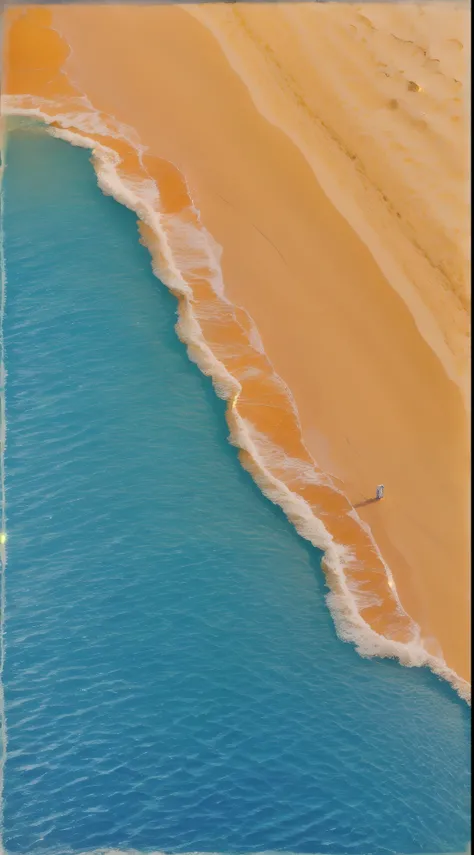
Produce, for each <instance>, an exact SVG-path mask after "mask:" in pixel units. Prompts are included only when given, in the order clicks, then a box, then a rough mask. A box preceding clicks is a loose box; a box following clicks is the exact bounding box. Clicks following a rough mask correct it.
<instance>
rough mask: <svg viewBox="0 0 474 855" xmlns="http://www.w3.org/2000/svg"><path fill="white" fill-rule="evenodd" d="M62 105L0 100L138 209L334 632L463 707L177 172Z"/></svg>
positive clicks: (466, 690) (90, 111)
mask: <svg viewBox="0 0 474 855" xmlns="http://www.w3.org/2000/svg"><path fill="white" fill-rule="evenodd" d="M67 106H68V109H67V110H66V111H64V110H63V111H62V110H61V109H60V108H59V107H58V105H57V104H56V103H55V102H53V101H49V100H47V99H43V98H40V97H33V96H26V95H6V96H3V98H2V109H3V114H4V115H7V116H23V117H30V118H31V119H37V120H39V121H41V122H43V123H45V124H46V125H47V126H48V129H49V132H50V133H51V134H53V135H54V136H56V137H58V138H60V139H62V140H65V141H67V142H69V143H71V144H72V145H75V146H81V147H83V148H88V149H90V150H91V152H92V163H93V166H94V169H95V172H96V175H97V181H98V184H99V187H100V188H101V190H102V192H103V193H105V194H107V195H111V196H113V197H114V198H115V199H116V200H117V201H118V202H120V203H121V204H122V205H125V206H126V207H127V208H129V209H130V210H132V211H134V212H135V213H136V215H137V217H138V220H139V230H140V235H141V240H142V242H143V243H144V244H145V245H146V246H147V247H148V249H149V251H150V254H151V258H152V265H153V271H154V273H155V274H156V276H157V277H158V278H159V279H160V280H161V281H162V282H163V283H164V284H165V285H166V286H167V287H168V288H169V290H170V291H172V292H173V293H174V294H175V295H176V297H177V299H178V322H177V326H176V329H177V333H178V336H179V338H180V339H181V341H182V342H183V343H184V344H185V345H186V347H187V350H188V354H189V357H190V359H191V360H193V361H194V362H195V363H196V364H197V365H198V366H199V368H200V370H201V371H202V372H203V373H204V374H205V375H207V376H209V377H210V378H211V379H212V382H213V385H214V388H215V391H216V393H217V395H218V396H219V397H220V398H222V399H224V400H225V401H226V402H227V404H228V407H227V422H228V426H229V431H230V441H231V442H232V444H233V445H235V446H236V447H237V448H238V449H239V457H240V460H241V463H242V465H243V466H244V467H245V468H246V469H247V470H248V471H249V472H250V473H251V475H252V477H253V478H254V480H255V481H256V483H257V484H258V486H259V487H260V489H261V490H262V492H263V493H264V494H265V495H266V496H267V497H268V498H269V499H270V500H271V501H272V502H274V503H275V504H277V505H279V506H280V507H281V508H282V510H283V511H284V513H285V514H286V516H287V517H288V519H289V520H290V521H291V523H292V524H293V525H294V526H295V528H296V529H297V531H298V533H299V534H300V535H301V536H302V537H303V538H305V539H306V540H308V541H309V542H310V543H311V544H312V545H313V546H314V547H316V548H317V549H320V550H321V551H322V552H323V553H324V557H323V561H322V564H323V568H324V570H325V573H326V576H327V580H328V584H329V588H330V590H329V593H328V594H327V604H328V606H329V609H330V611H331V614H332V617H333V619H334V623H335V626H336V629H337V633H338V635H339V636H340V637H341V639H343V640H344V641H347V642H351V643H352V644H354V645H355V646H356V649H357V651H358V653H359V654H360V655H361V656H366V657H370V656H377V657H395V658H397V659H398V660H399V661H400V662H401V663H402V664H403V665H406V666H428V667H429V668H431V670H432V671H434V672H435V673H436V674H437V675H438V676H440V677H442V678H444V679H446V680H448V681H449V682H450V683H451V684H452V685H453V686H454V688H455V689H456V690H457V692H458V693H459V695H460V696H461V697H462V698H464V699H465V700H466V701H468V702H470V686H469V684H468V683H467V682H466V681H464V680H463V679H461V678H460V677H459V676H458V675H457V674H456V673H454V672H453V671H452V670H451V669H450V668H448V666H447V665H446V663H445V662H444V660H443V659H442V657H441V656H440V655H434V654H433V653H432V652H430V651H428V650H427V649H426V647H425V645H424V642H423V639H422V638H421V634H420V629H419V627H418V626H417V625H416V624H415V623H414V621H413V620H412V619H411V618H410V617H409V615H408V614H407V613H406V612H405V611H404V609H403V607H402V604H401V603H400V600H399V598H398V595H397V591H396V588H395V584H394V581H393V577H392V574H391V572H390V569H389V567H388V566H387V565H386V563H385V562H384V560H383V557H382V555H381V554H380V551H379V549H378V547H377V544H376V542H375V540H374V538H373V536H372V533H371V531H370V529H369V527H368V526H367V525H366V524H365V523H363V521H362V520H361V519H360V517H359V515H358V514H357V511H356V510H355V509H354V507H353V506H352V505H351V504H350V502H349V501H348V499H347V497H346V496H345V494H344V493H343V491H342V490H341V489H340V488H339V487H337V486H336V485H335V483H334V481H333V480H332V478H331V477H330V475H328V474H326V473H324V472H323V471H322V470H321V469H320V468H319V467H318V465H317V463H316V461H315V460H314V459H313V458H312V457H311V455H310V454H309V452H308V450H307V448H306V447H305V445H304V442H303V439H302V436H301V430H300V426H299V422H298V414H297V410H296V406H295V403H294V401H293V398H292V396H291V392H290V390H289V389H288V387H287V386H286V384H285V383H284V382H283V381H282V380H281V378H279V377H278V376H277V375H276V373H275V371H274V369H273V366H272V365H271V363H270V361H269V360H268V358H267V356H266V355H265V352H264V349H263V346H262V342H261V340H260V337H259V334H258V331H257V330H256V328H255V325H254V323H253V321H252V320H251V318H250V317H249V315H248V314H247V313H246V312H245V310H243V309H242V308H240V307H239V306H236V305H233V304H232V303H230V301H229V300H228V299H227V298H226V295H225V289H224V282H223V278H222V269H221V265H220V255H221V249H220V247H219V246H218V245H217V244H216V242H215V241H214V239H213V238H212V236H211V235H210V234H209V232H208V231H207V230H206V229H205V227H204V226H203V224H202V223H201V220H200V215H199V211H198V210H197V209H196V207H195V205H194V203H193V201H192V199H191V196H190V194H189V190H188V188H187V185H186V182H185V180H184V178H183V176H182V175H181V174H180V173H179V172H178V170H177V169H176V168H175V167H174V166H173V165H172V164H170V163H168V162H165V161H160V160H159V159H157V158H154V157H151V156H150V155H149V154H148V153H147V150H146V148H145V146H143V145H142V144H141V142H140V140H139V139H138V138H137V135H136V133H135V131H134V130H133V129H132V128H129V127H127V126H125V125H123V124H121V123H119V122H117V121H116V120H115V119H113V118H112V117H109V116H104V115H103V114H99V113H98V112H97V111H95V110H94V108H93V106H92V105H91V104H90V102H89V101H88V99H87V98H85V97H84V96H78V97H74V98H70V99H68V104H67ZM275 410H276V411H277V412H278V420H277V421H278V422H279V425H280V429H281V425H282V424H283V431H281V430H280V434H279V435H278V436H277V435H276V434H275V429H274V423H275V419H274V418H272V413H273V414H274V413H275ZM269 413H270V417H269ZM282 437H283V441H282V439H281V438H282ZM96 855H99V853H96ZM108 855H112V853H111V852H110V853H108Z"/></svg>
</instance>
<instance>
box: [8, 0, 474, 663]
mask: <svg viewBox="0 0 474 855" xmlns="http://www.w3.org/2000/svg"><path fill="white" fill-rule="evenodd" d="M17 15H18V13H17V12H11V13H10V22H11V23H13V21H14V19H15V17H16V16H17ZM48 15H49V13H48V12H47V10H38V11H37V12H35V13H34V17H33V18H31V20H30V24H29V25H28V26H25V23H24V22H23V25H20V26H16V25H15V26H16V30H15V32H13V30H10V35H9V36H7V48H8V50H7V59H6V72H7V73H6V80H5V85H6V90H4V91H7V92H10V93H12V94H21V95H25V94H27V93H29V94H31V95H40V96H43V97H44V96H47V97H48V98H50V99H52V103H51V105H50V107H49V111H50V115H54V114H55V111H56V112H57V110H58V109H63V110H64V109H65V108H66V107H67V106H68V99H69V98H71V97H76V95H77V94H78V93H87V96H88V98H89V100H90V102H92V104H93V106H94V108H96V109H97V110H99V111H102V112H103V113H104V114H108V115H111V116H114V117H115V118H116V119H117V120H119V121H121V122H126V123H127V124H128V125H130V126H132V127H133V128H134V129H135V131H136V132H137V133H138V135H139V137H140V140H141V142H142V143H144V144H146V146H148V153H147V156H146V158H145V165H146V167H147V169H148V174H149V175H152V176H153V177H154V178H155V179H156V180H157V183H158V185H159V186H160V188H161V191H162V198H161V205H162V210H163V211H164V212H165V213H167V214H170V215H175V214H180V215H181V214H182V213H183V211H188V212H189V211H192V209H191V208H190V202H191V200H190V198H189V197H188V190H187V188H186V186H185V185H184V184H183V181H182V178H181V176H184V177H185V179H186V182H187V185H188V188H189V193H190V196H191V198H192V202H193V203H194V205H195V207H196V208H197V209H198V210H199V212H200V218H201V223H202V224H203V225H204V226H205V227H206V228H207V230H208V231H209V233H210V234H211V235H212V236H213V238H214V239H215V240H216V241H217V243H218V244H220V246H221V247H222V250H223V252H222V259H221V264H222V272H223V281H224V286H225V293H226V295H227V297H228V298H229V299H230V300H231V301H232V303H234V304H236V305H237V306H240V307H242V308H243V309H244V310H245V311H246V312H247V313H249V315H250V316H251V318H252V319H253V320H254V321H255V323H256V326H257V328H258V331H259V333H260V336H261V339H262V341H263V346H264V349H265V354H266V355H267V357H268V358H269V360H270V363H268V362H267V361H266V360H265V358H264V357H263V356H260V357H259V356H254V355H250V354H249V353H248V352H247V351H246V350H245V341H244V339H245V336H243V337H242V330H243V329H245V326H246V324H247V323H248V321H247V316H246V315H245V316H244V314H243V313H241V314H239V312H234V313H232V311H231V310H230V309H229V310H226V311H227V314H226V311H224V309H223V307H222V306H221V305H220V306H218V307H217V308H216V312H217V313H218V314H217V315H216V316H215V318H216V317H217V321H216V319H215V318H214V320H212V318H211V314H212V313H211V314H209V313H208V315H207V317H203V319H202V326H203V330H204V333H205V336H206V340H207V341H208V342H209V343H210V344H211V346H212V348H213V350H214V352H216V353H217V352H218V350H219V348H220V351H219V353H220V358H222V361H223V362H224V363H225V364H226V365H227V367H228V369H229V371H230V372H231V373H232V374H233V376H235V377H237V378H238V379H239V380H240V381H241V383H242V384H243V385H244V388H243V392H242V394H241V396H240V399H239V401H238V403H237V410H238V413H239V414H240V416H241V417H242V418H244V419H247V420H249V421H250V422H251V423H252V424H253V425H255V426H256V427H257V428H258V430H259V432H260V434H264V435H265V436H267V437H270V438H271V441H272V443H273V446H274V447H276V448H282V449H284V450H285V452H287V453H288V454H289V455H290V456H291V458H292V459H293V461H295V460H296V461H302V462H303V463H304V464H305V465H306V466H311V457H312V458H313V459H314V461H316V464H317V465H316V467H315V471H317V472H323V473H324V472H326V473H329V474H331V475H332V476H334V478H335V481H334V483H335V484H336V485H337V486H338V487H339V488H340V489H341V490H342V491H343V493H344V494H345V496H347V500H348V501H347V500H346V499H344V497H343V496H341V494H339V493H336V492H335V491H334V490H332V489H330V487H328V486H325V485H321V483H319V484H314V483H313V484H311V483H309V482H308V481H307V479H306V481H305V479H304V478H300V477H299V476H298V475H297V474H295V473H297V472H298V471H300V470H298V466H296V465H294V466H293V468H291V467H288V465H286V468H285V464H284V463H282V461H281V458H279V462H277V464H276V465H275V471H276V472H277V474H278V476H279V477H281V479H282V480H284V481H286V482H287V483H289V485H290V487H291V488H292V489H293V490H295V491H296V492H297V493H298V494H299V495H301V496H303V497H304V498H305V499H306V501H308V502H309V504H310V505H311V507H312V509H313V511H314V512H315V514H316V515H317V516H318V517H319V518H320V519H323V521H324V524H325V526H326V527H327V529H328V530H329V531H330V533H331V534H332V535H333V536H334V537H335V539H336V540H337V541H338V542H341V543H344V544H345V545H347V546H349V547H350V548H351V549H352V550H353V552H354V554H355V555H356V559H357V566H356V567H354V572H353V574H352V575H353V581H355V582H356V583H357V584H358V585H359V587H360V586H362V587H363V589H364V593H365V595H366V596H367V595H368V594H370V593H372V594H374V593H375V594H376V597H377V599H376V600H374V599H373V598H372V600H371V601H370V600H367V604H368V605H367V607H366V608H365V609H364V612H363V617H364V620H365V621H367V623H368V624H369V626H372V627H373V628H374V629H376V630H377V631H378V632H383V633H384V634H386V635H388V636H389V637H392V638H398V639H403V640H405V639H406V632H408V631H409V621H407V620H405V618H404V617H403V615H402V616H401V617H400V615H398V613H397V608H396V603H394V601H393V596H392V593H391V588H390V584H387V578H386V577H385V576H383V574H382V573H381V568H382V565H381V564H380V561H379V559H378V558H377V556H376V555H375V553H374V551H373V549H372V548H371V545H370V543H369V541H368V540H367V538H366V537H365V536H364V532H363V530H361V529H360V526H358V525H356V524H355V523H354V521H353V520H352V518H349V517H347V513H348V510H349V511H350V504H352V505H353V506H354V507H356V509H357V512H358V514H359V516H360V518H361V519H362V520H363V522H365V523H367V524H368V525H369V526H370V528H371V531H372V534H373V535H374V537H375V541H376V543H377V545H378V547H379V549H380V550H381V553H382V555H383V558H384V559H385V561H386V562H387V564H388V565H389V567H390V570H391V571H392V573H393V578H394V582H395V585H396V589H397V591H398V594H399V597H400V600H401V603H402V605H403V608H404V610H405V612H406V613H408V615H410V616H411V617H412V618H413V619H414V620H415V621H416V622H417V624H418V625H419V626H420V627H421V632H422V637H423V639H424V642H425V646H426V647H427V648H428V649H429V650H430V652H433V653H435V654H437V653H440V651H442V655H443V656H444V658H445V660H446V662H447V663H448V665H449V666H450V667H451V668H453V669H454V670H455V671H456V673H458V674H459V675H460V676H462V677H464V678H466V679H469V675H470V667H469V596H470V594H469V573H468V564H469V562H468V534H469V531H468V483H469V482H468V473H469V447H468V432H467V427H468V417H467V412H466V411H467V408H468V403H469V389H468V384H467V369H468V365H467V360H468V342H469V337H468V336H469V314H468V306H469V300H468V276H467V269H468V249H467V238H468V207H467V206H468V199H467V108H466V98H467V95H466V92H465V91H464V89H463V82H464V79H465V68H464V64H465V63H466V53H467V50H468V45H466V44H464V46H463V40H464V35H463V32H468V17H467V16H468V12H467V11H466V10H463V9H457V8H456V7H454V6H451V5H449V4H434V5H433V6H430V7H427V6H425V7H415V6H410V5H408V4H402V5H399V6H397V7H390V6H388V5H385V4H384V5H375V4H374V5H372V4H366V5H364V7H363V8H362V7H356V6H350V5H346V4H323V5H313V4H301V5H300V4H298V5H296V4H295V5H291V6H287V5H284V4H282V5H279V6H275V5H265V6H264V5H253V4H252V5H248V6H245V5H243V4H236V5H233V6H231V7H229V6H223V5H212V6H211V5H206V6H189V7H188V6H186V7H183V8H178V7H165V6H158V7H154V8H151V7H142V8H136V7H134V8H133V9H127V8H126V7H123V6H122V7H117V8H114V7H106V8H105V7H104V8H100V7H99V8H97V7H96V8H89V7H82V8H81V7H68V8H61V9H59V8H54V10H53V18H52V23H53V27H54V28H55V30H51V29H50V24H51V20H50V17H48ZM16 20H17V24H18V20H19V19H18V17H16ZM12 33H13V35H12ZM58 34H60V36H61V37H62V38H63V39H65V40H66V42H67V43H68V44H69V45H70V47H71V49H72V53H71V55H70V56H69V59H67V49H65V48H64V43H63V42H61V39H60V37H59V36H58ZM137 46H139V48H137ZM66 60H67V62H66ZM65 62H66V65H65V66H64V67H65V69H66V71H67V76H66V75H64V74H61V73H58V72H59V70H60V68H61V67H62V65H63V63H65ZM41 68H42V69H43V70H42V71H41ZM464 88H465V87H464ZM69 106H70V105H69ZM46 112H48V110H46ZM63 124H64V123H63ZM108 143H109V144H110V145H111V146H112V147H114V148H115V149H116V150H119V149H120V145H119V144H118V143H117V141H116V140H112V139H109V140H108ZM121 153H122V154H123V155H124V158H125V159H124V169H125V167H127V168H126V169H125V171H127V170H128V174H135V173H136V174H139V172H140V169H139V167H138V165H137V163H136V162H135V161H136V157H135V155H134V153H133V152H132V151H130V149H129V147H127V146H123V145H122V148H121ZM134 158H135V160H134ZM166 161H169V162H170V163H171V164H174V166H175V167H176V168H177V170H178V171H177V170H176V169H173V168H172V167H171V166H169V165H166ZM194 216H195V214H194V213H192V212H191V213H189V217H190V218H191V219H192V218H193V217H194ZM170 228H171V225H170ZM143 235H144V238H145V239H146V240H148V243H149V245H150V248H151V249H152V251H153V240H154V238H153V235H150V234H149V233H147V230H146V229H143ZM180 251H181V252H182V253H183V252H184V250H183V248H182V246H181V247H180ZM158 256H159V250H158V249H156V248H155V257H156V258H157V257H158ZM208 273H209V271H206V270H205V269H204V268H203V269H202V270H201V275H200V277H197V276H196V273H194V296H195V301H196V302H197V303H198V304H202V305H209V304H210V303H211V302H212V301H214V302H216V300H215V296H213V294H212V292H211V289H210V287H209V276H208ZM236 318H237V319H238V321H239V323H237V321H236ZM184 337H186V336H184ZM232 348H233V349H234V353H237V354H239V355H238V357H237V358H236V357H235V356H234V357H232V356H229V352H230V351H232ZM239 348H240V350H239ZM219 353H218V355H219ZM223 354H224V355H223ZM252 360H253V362H252ZM249 367H251V368H252V370H253V371H254V374H253V375H252V374H249ZM272 368H273V369H274V370H275V372H276V373H277V375H279V377H281V378H282V379H283V380H284V382H285V383H286V384H287V386H288V387H289V389H290V390H291V394H292V396H293V399H294V402H295V404H296V407H297V410H298V414H299V422H300V425H301V431H302V437H301V436H300V434H299V429H298V424H297V423H296V422H295V418H294V413H293V411H292V410H291V400H290V399H288V396H287V393H286V390H283V389H282V388H281V386H278V384H275V382H274V380H272ZM255 372H256V373H255ZM244 381H245V382H244ZM232 418H233V415H232V411H231V412H230V413H229V420H230V426H231V428H232ZM310 455H311V457H310ZM243 458H244V459H243V462H244V463H245V464H246V465H248V467H249V468H250V469H251V470H252V471H253V468H254V467H253V463H252V460H251V459H250V458H249V456H248V455H247V459H245V454H244V455H243ZM290 469H291V472H290ZM300 469H301V467H300ZM288 473H290V478H288ZM254 474H256V477H257V479H258V474H257V473H255V472H254ZM290 482H291V483H290ZM381 482H383V483H384V484H385V499H384V500H383V501H382V502H378V503H376V502H372V501H371V499H372V498H373V496H374V493H375V486H376V484H377V483H381ZM349 503H350V504H349ZM356 571H357V572H356ZM289 572H291V568H289ZM349 575H350V574H349ZM382 576H383V578H382ZM329 579H330V582H331V584H333V585H334V587H335V588H337V579H335V578H334V577H332V576H331V573H330V574H329ZM388 581H389V582H390V580H388ZM399 618H400V619H399Z"/></svg>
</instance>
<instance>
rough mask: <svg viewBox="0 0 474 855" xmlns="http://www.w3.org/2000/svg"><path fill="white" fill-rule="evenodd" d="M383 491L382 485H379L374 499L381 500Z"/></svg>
mask: <svg viewBox="0 0 474 855" xmlns="http://www.w3.org/2000/svg"><path fill="white" fill-rule="evenodd" d="M383 490H384V487H383V484H379V485H378V487H377V490H376V493H375V498H376V499H383Z"/></svg>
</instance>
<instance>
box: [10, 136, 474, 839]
mask: <svg viewBox="0 0 474 855" xmlns="http://www.w3.org/2000/svg"><path fill="white" fill-rule="evenodd" d="M4 229H5V252H6V266H7V276H8V296H7V310H6V317H5V321H4V335H5V349H6V363H7V370H8V383H7V418H8V432H7V435H8V446H7V453H6V468H7V511H8V535H9V545H8V565H7V570H6V589H7V608H6V624H5V639H6V645H7V649H6V664H5V671H4V683H5V698H6V717H7V729H8V757H7V763H6V769H5V787H4V843H5V847H6V849H7V850H8V851H9V852H11V853H22V855H26V853H28V855H33V853H37V852H40V851H41V852H43V851H44V852H48V853H51V852H55V853H67V852H79V851H85V850H92V849H95V848H98V847H117V848H118V847H120V848H127V847H128V848H135V849H139V850H147V849H148V850H149V849H152V848H155V849H162V850H166V851H177V852H183V851H219V852H235V851H239V852H246V851H262V850H287V851H293V852H300V853H301V852H319V853H335V855H336V853H341V855H345V853H355V855H359V853H361V855H362V853H373V855H378V853H380V855H382V853H386V852H394V853H395V852H396V853H413V854H414V853H427V852H429V853H437V852H443V851H445V852H446V851H456V850H461V849H462V848H464V847H465V845H466V842H467V840H468V838H469V815H468V795H469V778H468V774H469V769H468V750H469V741H468V740H469V731H468V727H469V709H468V707H467V706H466V704H465V703H464V702H462V701H461V700H460V699H459V698H458V697H457V695H456V694H455V693H454V692H453V691H452V690H451V689H450V687H449V686H448V685H447V684H444V683H442V682H440V681H439V680H438V679H437V678H436V677H434V676H433V675H432V674H431V673H430V672H428V671H426V670H420V669H406V668H402V667H401V666H399V665H398V664H397V663H395V662H391V661H371V660H363V659H361V658H360V657H359V656H358V655H357V654H356V653H355V651H354V650H353V648H352V647H351V646H350V645H348V644H344V643H342V642H341V641H340V640H339V639H338V638H337V637H336V634H335V631H334V628H333V625H332V622H331V618H330V615H329V612H328V610H327V607H326V604H325V600H324V597H325V591H326V588H325V582H324V576H323V573H322V571H321V569H320V563H319V562H320V555H319V553H317V551H316V550H314V549H312V548H310V547H308V546H307V544H306V543H305V542H304V541H303V540H301V539H300V538H299V537H298V536H297V535H296V533H295V532H294V530H293V529H292V527H291V526H290V525H289V524H288V522H287V521H286V520H285V518H284V517H283V515H282V513H281V512H280V511H279V510H278V509H277V508H276V507H274V506H273V505H271V504H270V502H268V501H267V500H266V499H264V497H263V496H262V495H261V494H260V493H259V491H258V490H257V488H256V487H255V486H254V484H253V483H252V481H251V479H250V477H249V476H248V475H247V474H246V473H245V472H244V471H243V470H242V469H241V467H240V465H239V463H238V460H237V455H236V452H235V449H233V448H232V447H231V446H230V445H229V443H228V442H227V439H226V437H227V430H226V424H225V420H224V408H223V404H222V402H220V401H219V400H218V399H217V398H216V396H215V395H214V392H213V390H212V387H211V384H210V382H209V380H207V379H206V378H204V377H203V376H202V375H201V374H200V373H199V371H198V369H197V368H196V367H195V366H194V365H193V364H191V363H190V362H189V360H188V358H187V356H186V352H185V349H184V347H183V346H182V344H181V343H180V342H179V341H178V339H177V337H176V334H175V332H174V329H173V325H174V322H175V320H176V302H175V299H174V298H173V297H172V296H171V295H170V294H169V293H168V292H167V290H166V289H165V287H164V286H163V285H161V284H160V283H159V282H158V281H157V280H156V278H155V277H154V276H153V275H152V272H151V267H150V260H149V256H148V253H147V251H146V250H145V249H144V248H143V247H142V246H140V244H139V242H138V237H137V229H136V225H135V217H134V215H133V214H132V213H131V212H129V211H127V210H125V209H123V208H121V207H120V206H119V205H118V204H117V203H115V202H114V201H113V200H112V199H110V198H106V197H104V196H103V195H102V194H101V193H100V191H99V190H98V188H97V186H96V182H95V177H94V173H93V170H92V167H91V166H90V164H89V162H88V154H87V152H84V151H83V150H79V149H74V148H72V147H70V146H68V145H67V144H66V143H63V142H60V141H58V140H54V139H52V138H50V137H48V136H47V135H46V134H45V133H44V131H39V130H38V129H33V128H28V127H26V126H25V127H24V128H23V129H20V130H16V131H15V132H12V133H11V134H10V137H9V142H8V151H7V170H6V175H5V213H4Z"/></svg>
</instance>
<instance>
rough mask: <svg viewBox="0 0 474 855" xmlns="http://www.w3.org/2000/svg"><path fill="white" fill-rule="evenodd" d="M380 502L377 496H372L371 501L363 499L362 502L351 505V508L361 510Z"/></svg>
mask: <svg viewBox="0 0 474 855" xmlns="http://www.w3.org/2000/svg"><path fill="white" fill-rule="evenodd" d="M378 501H380V500H379V499H378V498H377V496H374V497H373V499H365V500H364V501H363V502H357V504H356V505H352V507H353V508H363V507H365V505H372V504H373V503H374V502H378Z"/></svg>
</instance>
